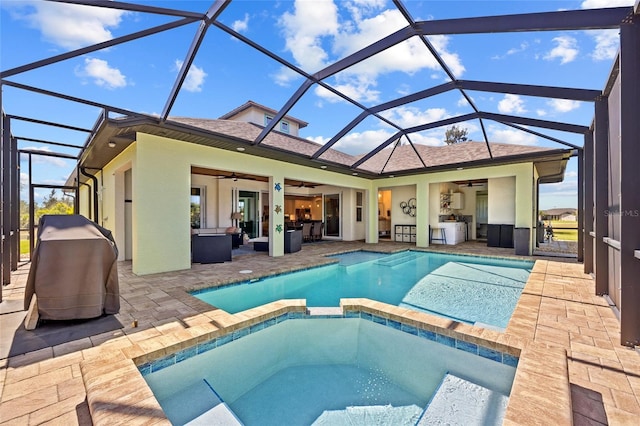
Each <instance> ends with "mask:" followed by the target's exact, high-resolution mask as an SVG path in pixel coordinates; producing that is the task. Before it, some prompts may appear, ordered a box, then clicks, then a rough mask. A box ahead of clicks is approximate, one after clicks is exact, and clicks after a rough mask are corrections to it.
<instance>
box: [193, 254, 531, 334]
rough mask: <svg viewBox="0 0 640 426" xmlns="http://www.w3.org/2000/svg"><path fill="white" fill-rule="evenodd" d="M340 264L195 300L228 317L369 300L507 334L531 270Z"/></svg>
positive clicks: (405, 258) (413, 259)
mask: <svg viewBox="0 0 640 426" xmlns="http://www.w3.org/2000/svg"><path fill="white" fill-rule="evenodd" d="M334 257H335V258H337V259H339V261H340V262H339V263H337V264H332V265H328V266H323V267H319V268H312V269H307V270H303V271H299V272H294V273H290V274H283V275H278V276H274V277H269V278H265V279H262V280H258V281H252V282H247V283H242V284H239V285H231V286H225V287H221V288H216V289H208V290H204V291H198V292H194V293H193V295H194V296H195V297H197V298H199V299H201V300H203V301H204V302H207V303H209V304H210V305H213V306H216V307H218V308H220V309H223V310H225V311H227V312H229V313H237V312H240V311H243V310H246V309H250V308H253V307H256V306H259V305H263V304H265V303H269V302H272V301H275V300H280V299H306V301H307V306H309V307H317V306H339V305H340V299H341V298H357V297H364V298H369V299H372V300H377V301H380V302H384V303H388V304H392V305H396V306H402V307H406V308H408V309H413V310H417V311H422V312H427V313H431V314H435V315H439V316H442V317H445V318H450V319H454V320H456V321H459V322H464V323H468V324H475V325H479V326H483V327H489V328H496V329H504V328H506V326H507V324H508V322H509V319H510V318H511V315H512V313H513V310H514V309H515V306H516V304H517V302H518V299H519V298H520V295H521V293H522V289H523V288H524V285H525V283H526V281H527V278H528V277H529V273H530V271H531V268H532V267H533V262H529V261H519V260H508V259H494V258H484V257H477V256H460V255H450V254H440V253H427V252H417V251H405V252H401V253H397V254H391V255H388V254H382V253H373V252H366V251H359V252H353V253H346V254H342V255H337V256H334Z"/></svg>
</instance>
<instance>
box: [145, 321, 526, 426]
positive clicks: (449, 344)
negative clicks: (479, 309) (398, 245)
mask: <svg viewBox="0 0 640 426" xmlns="http://www.w3.org/2000/svg"><path fill="white" fill-rule="evenodd" d="M296 315H298V314H296ZM516 365H517V358H514V357H512V356H509V355H507V354H502V353H501V352H497V351H495V350H491V349H488V348H483V347H481V346H478V345H474V344H471V343H468V342H463V341H459V340H456V339H453V338H450V337H447V336H443V335H440V334H437V333H433V332H428V331H426V330H421V329H417V328H413V327H410V326H409V327H406V326H405V325H400V323H395V322H392V321H390V320H385V319H383V318H380V317H375V316H372V315H370V314H364V313H358V317H354V318H349V317H348V318H322V319H312V318H310V317H306V316H305V317H301V318H296V319H290V318H289V316H288V315H286V314H285V315H283V316H281V317H278V319H276V318H273V319H271V320H268V321H267V322H265V323H261V324H260V325H259V326H257V327H256V326H253V327H251V328H250V329H247V330H246V331H241V330H237V331H236V332H234V333H233V334H232V335H229V336H222V337H220V338H218V339H217V341H216V342H215V343H213V344H211V343H209V342H206V343H203V344H201V345H198V347H196V348H189V349H186V350H184V351H182V352H181V353H179V354H174V355H172V357H169V358H165V359H161V360H157V361H155V362H154V363H150V364H148V365H143V366H141V367H140V370H141V372H142V373H143V375H144V378H145V380H146V381H147V383H148V384H149V386H150V388H151V389H152V390H153V393H154V395H155V396H156V399H157V400H158V402H159V403H160V405H161V406H162V408H163V410H164V412H165V414H166V415H167V417H168V418H169V420H170V421H171V422H172V423H173V424H189V422H193V423H192V424H211V423H212V422H214V423H215V422H216V421H218V422H220V419H221V418H224V419H226V420H227V421H230V422H233V421H234V420H235V421H237V422H238V423H235V424H240V422H241V423H242V424H245V425H248V426H250V425H254V424H257V425H282V424H287V425H310V424H316V425H329V424H331V425H335V424H363V425H364V424H367V425H370V424H393V425H405V424H407V425H409V424H410V425H414V424H416V422H417V421H418V420H421V421H425V420H434V421H435V420H438V419H441V420H443V421H446V420H449V421H450V420H451V419H452V417H450V416H451V415H454V417H453V418H457V419H458V420H460V419H467V420H468V419H469V418H470V417H471V418H472V419H473V420H475V421H477V423H476V424H486V425H493V424H496V425H499V424H501V423H502V418H503V416H504V412H505V410H506V406H507V403H508V396H509V393H510V390H511V385H512V383H513V378H514V375H515V371H516V368H515V367H516ZM452 377H453V378H454V379H453V380H454V382H451V378H452ZM440 390H442V392H444V393H446V394H447V395H446V398H449V401H451V399H450V398H456V401H457V402H458V403H459V406H457V407H456V410H451V409H450V407H449V409H444V408H443V406H442V405H439V395H440V393H441V392H440ZM479 396H481V397H480V398H479ZM481 401H482V402H481ZM445 406H446V405H445ZM460 416H464V417H460ZM427 423H428V421H425V424H427ZM216 424H218V423H216ZM225 424H227V423H225ZM421 424H422V423H421Z"/></svg>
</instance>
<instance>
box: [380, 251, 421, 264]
mask: <svg viewBox="0 0 640 426" xmlns="http://www.w3.org/2000/svg"><path fill="white" fill-rule="evenodd" d="M415 258H416V255H415V253H411V252H406V253H400V254H395V255H392V256H390V257H389V258H386V259H380V260H378V265H381V266H397V265H401V264H403V263H406V262H410V261H412V260H414V259H415Z"/></svg>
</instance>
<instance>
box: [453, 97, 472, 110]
mask: <svg viewBox="0 0 640 426" xmlns="http://www.w3.org/2000/svg"><path fill="white" fill-rule="evenodd" d="M471 100H472V101H473V100H474V99H473V97H471ZM456 106H458V107H466V106H469V101H467V98H465V97H464V96H460V99H458V102H456Z"/></svg>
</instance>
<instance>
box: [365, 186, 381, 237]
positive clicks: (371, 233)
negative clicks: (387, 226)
mask: <svg viewBox="0 0 640 426" xmlns="http://www.w3.org/2000/svg"><path fill="white" fill-rule="evenodd" d="M379 190H380V189H379V188H378V186H377V185H375V184H372V186H371V189H369V190H368V191H366V192H365V193H366V194H367V206H368V209H367V210H366V211H367V226H366V232H365V242H367V243H371V244H376V243H377V242H378V235H379V232H380V229H378V191H379Z"/></svg>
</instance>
